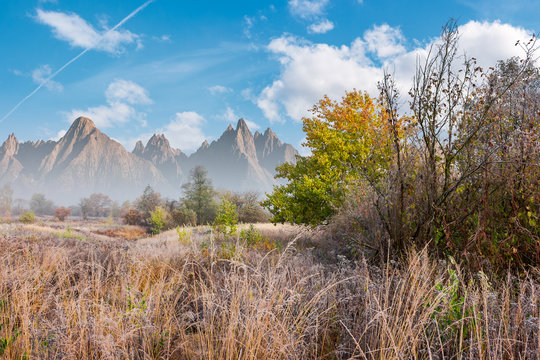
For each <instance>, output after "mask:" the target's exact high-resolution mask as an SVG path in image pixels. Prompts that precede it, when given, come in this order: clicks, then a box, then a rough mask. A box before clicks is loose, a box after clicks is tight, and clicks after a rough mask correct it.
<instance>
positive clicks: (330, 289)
mask: <svg viewBox="0 0 540 360" xmlns="http://www.w3.org/2000/svg"><path fill="white" fill-rule="evenodd" d="M259 227H260V229H261V232H262V233H263V235H264V236H265V240H264V241H261V242H258V243H256V244H251V245H250V246H247V244H246V243H244V242H243V241H241V240H239V239H238V238H237V237H232V238H231V239H228V240H223V239H218V238H216V237H214V235H213V233H212V231H211V230H210V228H208V227H198V228H193V229H183V230H182V233H181V234H182V235H179V234H178V233H177V231H176V230H172V231H168V232H165V233H162V234H160V235H157V236H154V237H147V235H142V234H141V233H140V231H141V230H140V229H137V228H136V227H125V228H124V227H122V226H120V225H115V224H112V223H111V222H110V221H109V223H107V222H105V221H98V220H96V221H94V222H84V223H83V222H77V221H72V222H69V223H59V222H52V221H43V222H41V223H37V224H33V225H23V224H20V223H17V222H14V223H11V224H9V223H5V224H2V225H0V354H2V355H1V356H2V358H4V359H348V358H359V359H413V358H417V359H538V351H539V346H540V335H539V323H540V317H539V311H540V310H539V303H540V282H539V277H540V272H539V271H538V269H536V270H531V273H528V274H523V276H522V277H520V278H516V277H513V276H510V275H509V276H508V277H507V278H505V279H495V278H492V277H491V276H490V274H483V273H477V274H467V273H465V272H462V271H461V270H460V267H459V266H458V265H456V264H454V263H452V262H451V261H449V262H442V261H434V260H432V259H430V258H429V257H428V256H427V255H426V254H425V253H424V252H423V251H413V250H411V251H410V252H409V255H408V256H407V257H406V258H404V259H403V260H402V261H401V262H399V263H397V262H393V261H392V262H389V263H387V264H385V265H383V266H381V265H380V264H377V265H374V264H372V263H370V262H369V261H367V260H362V261H357V262H353V261H350V260H348V259H346V258H345V257H343V256H339V255H333V254H332V253H330V252H325V254H324V255H325V256H319V255H314V254H317V253H320V251H319V252H317V251H314V250H313V249H312V248H316V247H317V246H318V244H319V243H320V242H321V241H324V235H320V234H319V235H318V236H317V237H316V236H315V235H314V234H312V233H311V232H309V231H307V230H305V229H301V228H298V227H292V226H279V227H274V226H273V225H259Z"/></svg>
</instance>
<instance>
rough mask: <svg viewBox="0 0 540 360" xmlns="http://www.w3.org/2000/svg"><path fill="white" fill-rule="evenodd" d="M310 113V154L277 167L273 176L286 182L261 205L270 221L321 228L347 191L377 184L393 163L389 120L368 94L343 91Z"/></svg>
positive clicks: (306, 123)
mask: <svg viewBox="0 0 540 360" xmlns="http://www.w3.org/2000/svg"><path fill="white" fill-rule="evenodd" d="M311 113H312V116H311V117H306V118H304V119H303V130H304V132H305V133H306V142H305V144H304V145H305V146H306V147H308V148H309V149H310V150H311V155H310V156H306V157H298V158H297V162H296V164H295V165H293V164H289V163H285V164H283V165H281V166H279V167H278V168H277V175H276V177H277V178H284V179H287V180H288V182H287V184H285V185H281V186H276V187H274V191H273V193H272V194H267V199H266V200H265V201H263V205H264V206H265V207H266V208H268V210H269V211H270V213H271V214H272V221H274V222H291V223H297V224H308V225H318V224H321V223H323V222H324V221H325V220H327V219H328V218H329V217H331V216H332V215H333V214H335V212H336V210H337V209H338V208H339V207H340V206H341V205H342V204H343V201H344V199H345V196H346V194H347V192H348V191H349V189H350V187H351V186H353V185H355V184H357V183H358V182H359V181H363V182H368V183H375V182H378V181H380V180H381V178H383V176H384V174H385V172H386V171H387V168H388V166H389V163H390V160H391V158H392V148H391V145H392V141H391V131H390V130H391V129H390V127H389V126H388V124H389V122H388V115H387V114H386V112H384V111H382V107H381V106H380V104H379V103H377V102H376V101H374V100H373V99H371V98H370V97H369V95H367V94H366V93H362V92H359V91H356V90H353V91H351V92H347V93H346V94H345V96H344V97H343V98H342V99H341V101H340V102H338V101H333V100H331V99H329V98H328V97H327V96H325V97H324V98H323V99H322V100H321V101H320V102H319V103H318V104H317V105H315V106H314V107H313V109H312V110H311Z"/></svg>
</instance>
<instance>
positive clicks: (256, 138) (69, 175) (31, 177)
mask: <svg viewBox="0 0 540 360" xmlns="http://www.w3.org/2000/svg"><path fill="white" fill-rule="evenodd" d="M296 155H298V152H297V151H296V150H295V149H294V147H293V146H291V145H290V144H285V143H282V142H281V141H280V140H279V138H278V137H277V135H276V134H275V133H274V132H273V131H272V130H271V129H267V130H266V131H265V132H264V133H259V132H258V131H257V132H255V134H252V133H251V131H250V130H249V128H248V126H247V124H246V122H245V121H244V120H243V119H240V120H238V124H237V125H236V128H233V126H232V125H229V127H228V128H227V129H226V130H225V132H224V133H223V134H222V135H221V136H220V137H219V138H218V139H217V140H215V141H212V142H211V143H208V142H207V141H204V142H203V143H202V145H201V146H200V147H199V149H198V150H197V151H195V152H194V153H193V154H191V155H190V156H188V155H186V154H185V153H183V152H182V151H181V150H180V149H175V148H173V147H172V146H171V145H170V143H169V140H168V139H167V138H166V137H165V136H164V135H162V134H154V135H153V136H152V137H151V138H150V140H148V142H147V143H146V145H144V144H143V143H142V142H141V141H138V142H137V144H136V145H135V148H134V149H133V151H132V152H129V151H127V150H126V149H125V148H124V147H123V146H122V145H121V144H120V143H118V142H117V141H115V140H113V139H111V138H110V137H108V136H107V135H105V134H104V133H102V132H101V131H100V130H99V129H98V128H97V127H96V126H95V124H94V122H93V121H92V120H90V119H88V118H85V117H79V118H77V119H76V120H75V121H74V122H73V123H72V125H71V127H70V128H69V130H68V131H67V132H66V134H65V135H64V136H63V137H62V138H60V139H59V140H58V141H52V140H49V141H42V140H39V141H37V142H33V141H27V142H23V143H20V142H19V141H18V140H17V138H16V137H15V135H14V134H11V135H9V136H8V138H7V140H6V141H5V142H4V143H3V144H2V146H1V147H0V184H10V185H11V186H12V187H13V189H14V191H15V196H16V197H22V198H26V199H29V198H30V197H31V196H32V194H34V193H37V192H42V193H45V194H47V196H48V197H50V198H52V199H53V200H55V201H59V202H62V203H67V204H69V203H75V202H77V201H78V199H79V198H80V197H83V196H87V195H88V194H91V193H96V192H99V193H104V194H107V195H109V196H110V197H111V198H113V199H115V200H132V199H134V198H135V197H136V196H138V195H140V194H141V193H142V191H143V189H144V187H145V186H146V185H151V186H152V187H153V188H154V189H156V190H158V191H160V192H162V193H163V194H164V195H166V196H169V197H174V198H176V197H178V196H179V194H180V193H181V185H182V184H183V183H185V182H187V181H189V174H190V171H191V170H192V169H193V168H194V167H196V166H203V167H204V168H205V169H206V170H207V171H208V175H209V177H210V179H211V180H212V182H213V184H214V187H216V188H218V189H227V190H233V191H248V190H249V191H258V192H260V193H262V192H265V191H268V190H270V189H271V188H272V185H273V184H274V183H275V180H274V174H275V168H276V166H277V165H279V164H282V163H284V162H292V163H294V162H295V159H296Z"/></svg>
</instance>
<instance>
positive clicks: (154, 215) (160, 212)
mask: <svg viewBox="0 0 540 360" xmlns="http://www.w3.org/2000/svg"><path fill="white" fill-rule="evenodd" d="M148 223H149V224H150V230H151V231H152V234H159V233H160V232H161V231H163V229H164V228H165V227H166V225H167V212H166V211H165V209H163V208H162V207H161V206H158V207H156V208H155V209H154V211H152V212H151V213H150V220H149V221H148Z"/></svg>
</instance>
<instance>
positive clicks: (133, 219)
mask: <svg viewBox="0 0 540 360" xmlns="http://www.w3.org/2000/svg"><path fill="white" fill-rule="evenodd" d="M123 220H124V224H126V225H140V224H141V223H142V217H141V213H140V212H138V211H137V210H135V209H129V210H128V211H127V212H126V214H125V215H124V219H123Z"/></svg>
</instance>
